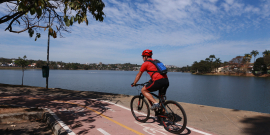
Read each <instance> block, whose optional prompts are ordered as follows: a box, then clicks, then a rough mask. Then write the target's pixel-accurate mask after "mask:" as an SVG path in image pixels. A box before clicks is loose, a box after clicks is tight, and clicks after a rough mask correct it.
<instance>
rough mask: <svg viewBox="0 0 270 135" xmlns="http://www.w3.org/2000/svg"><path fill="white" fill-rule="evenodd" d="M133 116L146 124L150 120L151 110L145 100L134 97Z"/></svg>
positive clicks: (132, 104)
mask: <svg viewBox="0 0 270 135" xmlns="http://www.w3.org/2000/svg"><path fill="white" fill-rule="evenodd" d="M130 108H131V112H132V115H133V116H134V118H135V119H136V120H137V121H139V122H146V121H147V120H148V119H149V115H150V109H149V105H148V103H147V102H146V100H145V99H144V98H140V96H134V97H133V98H132V99H131V102H130Z"/></svg>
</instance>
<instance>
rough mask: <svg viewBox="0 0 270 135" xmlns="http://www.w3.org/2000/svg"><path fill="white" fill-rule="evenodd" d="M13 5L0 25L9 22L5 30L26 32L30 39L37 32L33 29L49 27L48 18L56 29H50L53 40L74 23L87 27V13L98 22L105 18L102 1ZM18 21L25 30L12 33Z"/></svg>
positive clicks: (39, 0)
mask: <svg viewBox="0 0 270 135" xmlns="http://www.w3.org/2000/svg"><path fill="white" fill-rule="evenodd" d="M14 4H15V6H14V7H13V8H10V7H9V12H10V13H7V15H5V16H4V17H2V18H0V24H2V23H4V22H10V24H9V26H8V27H7V28H6V30H9V31H10V32H15V33H20V32H23V31H25V30H28V33H29V36H30V37H33V34H34V30H35V31H37V29H36V28H35V27H39V28H44V30H46V28H48V27H49V26H47V23H48V18H50V19H51V21H53V22H55V23H53V22H51V24H50V26H51V27H53V26H52V24H53V25H55V27H56V29H55V28H54V29H52V28H51V29H50V32H49V35H50V36H52V37H53V38H57V33H58V32H60V31H61V30H62V31H67V30H66V27H69V26H72V25H73V24H74V23H76V22H78V23H79V24H80V23H83V22H85V23H86V25H88V19H87V18H88V16H87V13H88V12H89V13H90V14H91V15H92V16H93V18H95V19H96V21H100V22H102V21H103V20H104V16H105V14H104V12H103V9H104V7H105V4H104V3H103V1H102V0H61V1H49V0H17V2H16V3H14ZM60 9H61V10H60ZM59 11H61V12H59ZM29 13H30V14H29ZM74 13H75V14H74ZM49 14H50V16H49ZM25 18H28V19H25ZM29 18H31V19H29ZM20 21H23V22H24V23H26V26H27V28H26V29H24V30H22V31H13V30H12V24H13V22H18V24H19V25H20ZM41 25H46V26H41ZM57 25H58V26H57ZM34 28H35V29H34ZM39 37H40V33H39V34H37V36H36V38H35V41H36V40H37V38H39Z"/></svg>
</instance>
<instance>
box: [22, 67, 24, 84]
mask: <svg viewBox="0 0 270 135" xmlns="http://www.w3.org/2000/svg"><path fill="white" fill-rule="evenodd" d="M22 72H23V74H22V86H23V76H24V69H23V70H22Z"/></svg>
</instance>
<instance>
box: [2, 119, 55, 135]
mask: <svg viewBox="0 0 270 135" xmlns="http://www.w3.org/2000/svg"><path fill="white" fill-rule="evenodd" d="M0 134H1V135H53V133H52V131H51V129H50V128H49V127H48V126H47V124H46V123H44V122H43V121H42V120H37V121H21V122H10V123H0Z"/></svg>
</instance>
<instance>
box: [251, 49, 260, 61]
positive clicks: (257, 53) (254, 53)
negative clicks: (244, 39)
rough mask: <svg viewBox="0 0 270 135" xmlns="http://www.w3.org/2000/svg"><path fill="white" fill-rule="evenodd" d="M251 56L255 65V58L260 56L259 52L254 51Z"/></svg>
mask: <svg viewBox="0 0 270 135" xmlns="http://www.w3.org/2000/svg"><path fill="white" fill-rule="evenodd" d="M250 54H251V56H252V55H253V56H254V63H255V58H256V56H257V55H259V52H258V51H257V50H252V52H250Z"/></svg>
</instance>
